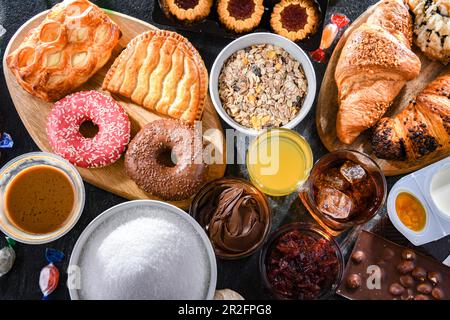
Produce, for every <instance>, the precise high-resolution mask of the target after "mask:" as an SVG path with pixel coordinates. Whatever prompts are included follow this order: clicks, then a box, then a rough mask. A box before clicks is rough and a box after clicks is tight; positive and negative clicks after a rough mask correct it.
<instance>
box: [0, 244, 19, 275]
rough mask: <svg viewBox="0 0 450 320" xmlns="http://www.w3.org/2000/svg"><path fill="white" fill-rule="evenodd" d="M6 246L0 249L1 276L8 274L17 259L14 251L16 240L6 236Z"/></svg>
mask: <svg viewBox="0 0 450 320" xmlns="http://www.w3.org/2000/svg"><path fill="white" fill-rule="evenodd" d="M6 243H7V244H6V247H4V248H3V249H1V250H0V277H3V276H4V275H5V274H7V273H8V272H9V271H10V270H11V268H12V266H13V264H14V260H16V252H15V251H14V248H13V247H14V245H15V244H16V243H15V241H14V240H13V239H11V238H8V237H6Z"/></svg>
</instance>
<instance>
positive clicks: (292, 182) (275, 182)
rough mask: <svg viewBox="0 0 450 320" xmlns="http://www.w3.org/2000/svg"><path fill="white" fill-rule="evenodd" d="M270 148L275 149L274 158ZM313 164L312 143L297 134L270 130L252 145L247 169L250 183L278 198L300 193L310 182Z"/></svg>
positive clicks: (275, 129) (281, 130)
mask: <svg viewBox="0 0 450 320" xmlns="http://www.w3.org/2000/svg"><path fill="white" fill-rule="evenodd" d="M265 146H266V147H265ZM283 146H284V147H283ZM282 147H283V148H282ZM268 149H270V150H271V154H270V155H269V154H268V152H267V150H268ZM288 153H289V154H288ZM275 159H278V160H275ZM294 159H297V160H298V162H295V160H294ZM300 162H301V163H300ZM268 163H270V166H268V165H267V164H268ZM313 163H314V162H313V152H312V150H311V146H310V145H309V143H308V141H306V139H305V138H304V137H303V136H301V135H300V134H299V133H297V132H296V131H293V130H289V129H285V128H273V129H267V130H266V131H265V132H264V133H262V134H260V135H259V136H258V137H257V138H256V139H254V140H253V141H252V142H251V143H250V146H249V147H248V150H247V157H246V166H247V171H248V174H249V176H250V181H251V182H252V183H253V184H254V185H255V186H256V187H258V188H259V189H260V190H261V191H262V192H264V193H265V194H267V195H270V196H274V197H282V196H287V195H289V194H291V193H293V192H298V190H299V189H300V188H301V187H302V185H303V184H304V183H305V181H306V180H307V179H308V177H309V174H310V171H311V168H312V166H313ZM272 166H273V167H272ZM294 166H295V167H296V168H293V167H294ZM283 169H284V170H283ZM286 169H287V170H286Z"/></svg>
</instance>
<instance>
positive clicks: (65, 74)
mask: <svg viewBox="0 0 450 320" xmlns="http://www.w3.org/2000/svg"><path fill="white" fill-rule="evenodd" d="M120 37H121V32H120V29H119V27H118V26H117V24H115V23H114V22H113V21H112V20H111V19H110V18H109V17H108V15H107V14H106V13H105V12H104V11H103V10H102V9H100V8H99V7H97V6H96V5H94V4H93V3H91V2H89V1H87V0H65V1H64V2H61V3H59V4H57V5H56V6H54V7H53V8H52V9H51V10H50V11H49V13H48V14H47V16H46V18H45V19H44V21H43V22H42V23H41V24H40V25H39V26H37V27H36V28H34V29H32V30H31V31H30V32H29V33H28V35H27V37H26V38H25V39H24V41H23V42H22V43H21V44H20V46H19V47H18V48H17V49H16V50H15V51H14V52H12V53H11V54H10V55H9V56H8V57H7V58H6V62H7V65H8V67H9V68H10V69H11V71H12V73H13V74H14V75H15V77H16V79H17V82H18V83H19V84H20V85H21V86H22V87H23V88H24V89H25V90H26V91H28V92H29V93H31V94H32V95H34V96H36V97H38V98H40V99H42V100H45V101H56V100H59V99H61V98H63V97H64V96H66V95H67V94H69V93H71V92H73V91H74V90H75V89H76V88H77V87H79V86H80V85H82V84H83V83H85V82H86V81H88V80H89V78H90V77H92V76H93V75H94V74H95V73H96V72H97V71H98V70H99V69H100V68H101V67H103V66H104V65H105V64H106V63H107V62H108V60H109V58H110V57H111V54H112V51H113V49H114V47H115V46H116V45H117V43H118V42H119V39H120Z"/></svg>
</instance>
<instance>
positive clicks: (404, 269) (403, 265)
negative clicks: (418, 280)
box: [397, 260, 416, 274]
mask: <svg viewBox="0 0 450 320" xmlns="http://www.w3.org/2000/svg"><path fill="white" fill-rule="evenodd" d="M415 267H416V265H415V263H414V262H413V261H409V260H403V261H402V262H400V263H399V264H398V265H397V270H398V272H400V273H401V274H408V273H410V272H411V271H413V270H414V268H415Z"/></svg>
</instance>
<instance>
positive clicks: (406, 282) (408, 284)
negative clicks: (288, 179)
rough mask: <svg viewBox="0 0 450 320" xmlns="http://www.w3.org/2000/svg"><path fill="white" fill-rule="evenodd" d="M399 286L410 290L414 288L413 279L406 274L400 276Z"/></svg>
mask: <svg viewBox="0 0 450 320" xmlns="http://www.w3.org/2000/svg"><path fill="white" fill-rule="evenodd" d="M400 284H401V285H402V286H404V287H405V288H412V287H413V286H414V278H413V277H411V276H410V275H408V274H406V275H403V276H400Z"/></svg>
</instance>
